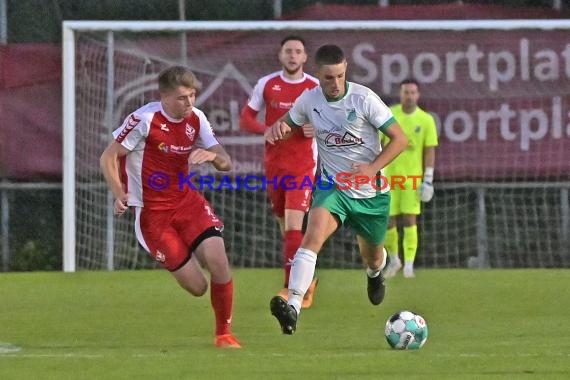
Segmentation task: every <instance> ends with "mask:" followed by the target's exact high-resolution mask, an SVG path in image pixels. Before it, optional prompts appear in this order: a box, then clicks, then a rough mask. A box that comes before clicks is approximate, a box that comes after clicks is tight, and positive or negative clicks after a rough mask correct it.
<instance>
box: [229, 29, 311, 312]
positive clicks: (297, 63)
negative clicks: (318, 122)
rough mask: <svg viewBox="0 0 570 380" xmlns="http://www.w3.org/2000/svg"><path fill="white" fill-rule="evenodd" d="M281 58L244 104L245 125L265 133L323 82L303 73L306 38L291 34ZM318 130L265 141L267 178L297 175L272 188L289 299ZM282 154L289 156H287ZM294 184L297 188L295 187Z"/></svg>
mask: <svg viewBox="0 0 570 380" xmlns="http://www.w3.org/2000/svg"><path fill="white" fill-rule="evenodd" d="M278 57H279V62H280V63H281V66H282V69H281V70H279V71H276V72H274V73H271V74H269V75H266V76H264V77H262V78H261V79H259V81H258V82H257V84H256V85H255V88H254V89H253V93H252V95H251V98H250V99H249V101H248V103H247V105H246V106H245V107H244V108H243V110H242V112H241V116H240V127H241V129H243V130H245V131H248V132H252V133H256V134H259V135H263V133H264V132H265V130H266V129H267V128H268V127H271V126H272V125H273V124H275V123H276V122H278V120H279V118H280V117H281V116H283V115H284V114H285V113H287V111H289V109H290V108H291V107H292V106H293V103H294V102H295V100H296V99H297V98H298V97H299V95H301V93H303V91H305V90H306V89H311V88H313V87H316V86H317V85H318V80H317V79H316V78H314V77H312V76H310V75H307V74H306V73H304V72H303V64H304V63H305V62H307V52H306V51H305V41H304V40H303V39H302V38H301V37H298V36H287V37H285V38H284V39H283V40H282V41H281V48H280V50H279V54H278ZM263 108H265V123H263V124H262V123H260V122H258V121H257V118H256V117H257V114H258V113H259V112H260V111H261V110H262V109H263ZM313 136H314V132H313V128H312V126H310V125H306V126H304V127H303V128H300V129H299V130H298V131H295V133H293V134H292V135H291V137H290V138H289V139H288V140H282V141H279V142H278V143H277V144H275V145H270V144H265V175H266V176H267V179H268V180H273V178H277V183H280V178H283V177H284V176H294V177H295V180H294V181H295V183H296V184H297V186H295V187H297V188H295V189H290V190H289V189H288V190H286V189H284V188H283V187H282V186H277V188H274V186H268V188H267V189H268V192H269V198H270V200H271V204H272V208H273V214H274V215H275V217H276V218H277V221H278V222H279V227H280V229H281V234H282V236H283V263H284V270H285V279H284V283H283V289H282V290H281V292H280V293H279V294H280V295H281V296H282V297H284V298H286V297H287V287H288V284H289V273H290V271H291V262H292V260H293V257H294V256H295V252H296V251H297V249H298V248H299V246H300V245H301V240H302V239H303V232H302V228H303V218H304V216H305V213H306V212H307V211H308V210H309V206H310V202H311V189H309V188H307V186H303V188H300V186H299V184H301V183H302V182H303V179H304V178H310V180H311V182H313V181H314V176H315V170H316V166H317V151H316V145H315V142H314V139H313ZM283 157H287V160H284V159H283ZM291 187H293V186H291ZM316 286H317V279H316V278H314V279H313V282H312V283H311V287H310V288H309V290H308V291H307V293H306V294H305V298H304V300H303V305H302V306H303V307H304V308H308V307H310V306H311V305H312V303H313V295H314V291H315V288H316Z"/></svg>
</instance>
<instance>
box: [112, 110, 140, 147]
mask: <svg viewBox="0 0 570 380" xmlns="http://www.w3.org/2000/svg"><path fill="white" fill-rule="evenodd" d="M140 121H141V119H137V118H136V117H135V115H133V114H131V116H129V117H128V118H127V119H126V120H125V122H124V123H123V130H122V131H121V133H119V136H117V138H116V139H115V140H116V141H117V142H119V143H120V142H123V140H124V139H125V137H127V135H128V134H129V132H130V131H132V130H133V129H134V128H135V127H136V126H137V125H138V124H139V123H140Z"/></svg>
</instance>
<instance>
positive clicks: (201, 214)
mask: <svg viewBox="0 0 570 380" xmlns="http://www.w3.org/2000/svg"><path fill="white" fill-rule="evenodd" d="M198 87H199V82H198V81H197V79H196V77H195V76H194V74H193V73H192V72H191V71H190V70H189V69H187V68H185V67H182V66H173V67H170V68H168V69H166V70H164V71H163V72H162V73H160V75H159V77H158V89H159V92H160V102H151V103H148V104H146V105H145V106H143V107H141V108H139V109H137V110H136V111H135V112H133V113H131V114H130V115H129V116H128V117H127V118H126V119H125V121H124V123H123V125H122V126H121V127H119V128H117V129H116V130H115V131H114V132H113V137H114V140H113V141H111V143H110V144H109V145H108V146H107V148H106V149H105V151H104V152H103V154H102V155H101V169H102V171H103V175H104V176H105V179H106V181H107V184H108V186H109V188H110V190H111V191H112V192H113V195H114V197H115V203H114V212H115V214H117V215H121V214H123V213H124V212H125V211H126V210H127V208H128V207H134V209H135V212H136V220H135V233H136V236H137V239H138V241H139V242H140V244H141V245H142V246H143V247H144V248H145V249H146V250H147V251H148V252H150V254H151V256H152V257H153V258H154V259H155V260H156V261H158V262H160V264H161V265H162V266H163V267H164V268H166V269H167V270H169V271H170V273H172V275H173V276H174V278H175V279H176V281H178V284H179V285H180V286H181V287H182V288H183V289H185V290H186V291H188V292H189V293H190V294H192V295H194V296H198V297H199V296H202V295H204V294H205V293H206V291H207V289H208V281H207V279H206V277H205V276H204V273H203V272H202V268H206V269H207V270H208V271H209V272H210V287H211V290H210V298H211V303H212V307H213V309H214V315H215V325H216V331H215V334H216V336H215V340H214V344H215V345H216V346H217V347H230V348H240V347H241V346H240V343H239V342H238V340H237V339H236V338H235V336H234V335H233V334H232V331H231V320H232V307H233V280H232V274H231V271H230V266H229V263H228V258H227V256H226V250H225V246H224V240H223V238H222V232H221V231H222V229H223V223H222V221H221V220H220V219H219V218H218V217H217V216H216V214H215V213H214V211H213V209H212V207H211V206H210V205H209V203H208V202H207V201H206V199H204V198H203V196H202V195H201V194H200V193H199V192H198V191H196V190H195V189H193V186H192V185H191V183H190V181H189V180H188V176H189V166H190V165H194V164H202V163H206V162H209V163H211V164H212V165H214V167H215V168H216V169H217V170H221V171H228V170H230V169H231V166H232V162H231V159H230V157H229V155H228V154H227V153H226V151H225V149H224V148H223V147H222V145H220V143H219V142H218V141H217V140H216V138H215V137H214V133H213V131H212V128H211V126H210V123H209V122H208V120H207V118H206V116H205V115H204V113H203V112H202V111H200V110H199V109H197V108H194V101H195V100H196V91H197V89H198ZM121 157H124V158H125V169H126V175H127V183H126V189H125V188H124V187H123V184H122V183H121V180H120V176H119V167H118V162H119V158H121Z"/></svg>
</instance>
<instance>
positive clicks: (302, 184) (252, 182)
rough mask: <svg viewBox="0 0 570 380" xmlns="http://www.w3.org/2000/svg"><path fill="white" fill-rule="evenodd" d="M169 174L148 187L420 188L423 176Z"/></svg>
mask: <svg viewBox="0 0 570 380" xmlns="http://www.w3.org/2000/svg"><path fill="white" fill-rule="evenodd" d="M170 177H171V176H169V175H168V174H166V173H163V172H154V173H151V174H150V175H149V176H148V178H147V184H148V186H149V187H150V188H151V189H153V190H159V191H162V190H167V189H169V188H170V189H175V190H183V189H184V188H185V187H188V188H189V189H191V190H200V191H204V190H224V189H227V190H267V189H268V188H273V189H275V190H277V189H284V190H315V189H317V188H318V189H321V190H328V189H332V188H333V187H336V188H337V189H339V190H349V189H355V190H359V189H362V188H370V187H372V188H373V189H375V190H380V191H382V190H386V189H387V188H389V189H394V188H399V189H402V190H404V189H407V188H410V189H412V190H417V189H418V188H419V186H420V184H421V179H422V176H421V175H408V176H403V175H397V176H388V177H386V176H384V175H382V174H378V175H376V176H374V177H372V178H371V177H368V176H365V175H354V174H352V173H348V172H341V173H338V174H337V175H335V176H331V175H329V176H327V177H323V176H317V178H315V180H313V179H312V178H311V177H308V176H299V177H296V176H292V175H285V176H281V177H277V176H274V177H267V176H264V175H246V176H241V175H236V176H228V175H223V176H219V177H216V176H213V175H199V174H198V173H196V172H191V173H189V174H188V175H185V174H183V173H178V174H177V175H176V178H170Z"/></svg>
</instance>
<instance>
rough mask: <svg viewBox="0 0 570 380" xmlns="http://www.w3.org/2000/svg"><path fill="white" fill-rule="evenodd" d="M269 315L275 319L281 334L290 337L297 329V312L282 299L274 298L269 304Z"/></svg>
mask: <svg viewBox="0 0 570 380" xmlns="http://www.w3.org/2000/svg"><path fill="white" fill-rule="evenodd" d="M269 308H270V309H271V314H272V315H273V316H274V317H275V318H277V320H278V321H279V325H281V331H282V332H283V334H287V335H292V334H293V333H294V332H295V330H296V329H297V311H296V310H295V309H294V308H293V306H291V305H288V304H287V301H285V300H284V299H283V297H280V296H275V297H273V298H272V299H271V302H270V303H269Z"/></svg>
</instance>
